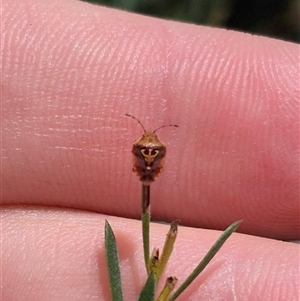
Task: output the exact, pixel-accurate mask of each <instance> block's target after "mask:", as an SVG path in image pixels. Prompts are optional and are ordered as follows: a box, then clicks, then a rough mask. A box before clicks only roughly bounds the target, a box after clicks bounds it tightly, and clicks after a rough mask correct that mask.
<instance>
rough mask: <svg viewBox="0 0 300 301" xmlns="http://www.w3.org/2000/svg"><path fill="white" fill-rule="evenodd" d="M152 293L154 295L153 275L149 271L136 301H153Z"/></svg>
mask: <svg viewBox="0 0 300 301" xmlns="http://www.w3.org/2000/svg"><path fill="white" fill-rule="evenodd" d="M154 295H155V277H154V275H153V274H152V273H150V275H149V276H148V279H147V281H146V283H145V285H144V287H143V289H142V291H141V293H140V295H139V298H138V301H153V300H154Z"/></svg>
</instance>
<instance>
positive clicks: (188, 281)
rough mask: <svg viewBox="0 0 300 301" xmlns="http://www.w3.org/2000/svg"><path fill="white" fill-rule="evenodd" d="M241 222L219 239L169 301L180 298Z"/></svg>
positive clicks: (231, 226) (230, 227)
mask: <svg viewBox="0 0 300 301" xmlns="http://www.w3.org/2000/svg"><path fill="white" fill-rule="evenodd" d="M240 223H241V221H237V222H234V223H233V224H231V225H230V226H229V227H228V228H227V229H226V230H225V231H224V232H223V233H222V234H221V236H220V237H219V238H218V240H217V241H216V242H215V243H214V245H213V246H212V247H211V248H210V250H209V251H208V252H207V254H206V255H205V256H204V258H203V259H202V260H201V262H200V263H199V264H198V265H197V267H196V268H195V269H194V271H193V272H192V273H191V274H190V276H188V278H187V279H186V280H185V281H184V282H183V283H182V284H181V286H180V287H179V288H178V289H177V290H176V291H175V292H174V294H173V295H172V296H171V298H170V299H169V300H168V301H174V300H176V299H177V298H178V296H179V295H180V294H181V293H182V292H183V291H184V290H185V289H186V288H187V287H188V286H189V285H190V284H191V283H192V282H193V281H194V280H195V279H196V278H197V276H198V275H199V274H200V273H201V272H202V271H203V270H204V268H205V267H206V266H207V265H208V264H209V262H210V261H211V260H212V258H213V257H214V256H215V255H216V254H217V252H218V251H219V250H220V248H221V247H222V246H223V244H224V243H225V241H226V240H227V239H228V238H229V236H230V235H231V234H232V233H233V232H234V231H235V230H236V229H237V228H238V226H239V225H240Z"/></svg>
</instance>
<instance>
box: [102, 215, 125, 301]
mask: <svg viewBox="0 0 300 301" xmlns="http://www.w3.org/2000/svg"><path fill="white" fill-rule="evenodd" d="M105 252H106V262H107V268H108V275H109V285H110V292H111V297H112V300H113V301H123V292H122V282H121V273H120V266H119V256H118V250H117V245H116V239H115V235H114V233H113V230H112V228H111V226H110V224H109V223H108V221H105Z"/></svg>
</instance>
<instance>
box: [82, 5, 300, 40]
mask: <svg viewBox="0 0 300 301" xmlns="http://www.w3.org/2000/svg"><path fill="white" fill-rule="evenodd" d="M84 1H86V2H90V3H94V4H100V5H104V6H107V7H114V8H119V9H123V10H126V11H131V12H135V13H139V14H144V15H148V16H154V17H159V18H163V19H169V20H176V21H183V22H187V23H194V24H199V25H208V26H214V27H221V28H227V29H235V30H238V31H243V32H248V33H253V34H258V35H264V36H269V37H273V38H278V39H282V40H286V41H291V42H296V43H299V41H300V0H252V1H251V0H250V1H249V0H84Z"/></svg>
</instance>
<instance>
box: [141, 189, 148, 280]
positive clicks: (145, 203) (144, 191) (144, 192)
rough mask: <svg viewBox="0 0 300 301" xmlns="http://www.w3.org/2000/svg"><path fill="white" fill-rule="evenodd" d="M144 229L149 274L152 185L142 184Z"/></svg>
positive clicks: (144, 244)
mask: <svg viewBox="0 0 300 301" xmlns="http://www.w3.org/2000/svg"><path fill="white" fill-rule="evenodd" d="M142 227H143V247H144V260H145V266H146V270H147V273H148V275H149V273H150V242H149V240H150V238H149V231H150V185H144V184H142Z"/></svg>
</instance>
